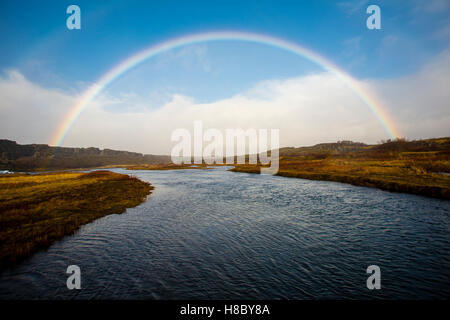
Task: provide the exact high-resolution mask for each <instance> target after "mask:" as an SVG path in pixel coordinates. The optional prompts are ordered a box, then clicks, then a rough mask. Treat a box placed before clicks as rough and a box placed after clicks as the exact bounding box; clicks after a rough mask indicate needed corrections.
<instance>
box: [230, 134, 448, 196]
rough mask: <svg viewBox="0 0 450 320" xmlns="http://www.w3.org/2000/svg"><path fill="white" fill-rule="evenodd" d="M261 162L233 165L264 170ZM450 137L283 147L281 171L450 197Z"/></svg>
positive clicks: (238, 169)
mask: <svg viewBox="0 0 450 320" xmlns="http://www.w3.org/2000/svg"><path fill="white" fill-rule="evenodd" d="M260 167H261V166H260V165H249V164H245V165H237V166H236V167H235V168H234V169H231V171H235V172H248V173H259V172H260ZM449 172H450V138H441V139H428V140H418V141H406V140H403V139H398V140H395V141H390V140H389V141H384V142H383V143H380V144H378V145H365V144H362V143H353V142H349V141H343V142H338V143H329V144H320V145H316V146H312V147H303V148H282V149H280V168H279V171H278V175H280V176H285V177H296V178H304V179H311V180H327V181H337V182H344V183H350V184H353V185H358V186H368V187H375V188H380V189H383V190H387V191H393V192H405V193H412V194H418V195H423V196H429V197H435V198H441V199H447V200H450V175H449V174H448V173H449Z"/></svg>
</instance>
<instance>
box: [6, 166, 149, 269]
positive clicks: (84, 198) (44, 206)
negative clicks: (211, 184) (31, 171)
mask: <svg viewBox="0 0 450 320" xmlns="http://www.w3.org/2000/svg"><path fill="white" fill-rule="evenodd" d="M152 189H153V187H152V186H151V185H150V184H149V183H147V182H143V181H141V180H139V179H137V178H135V177H130V176H128V175H123V174H118V173H113V172H109V171H95V172H91V173H69V172H67V173H48V174H38V175H25V174H20V175H3V176H0V270H1V269H3V268H4V267H5V266H8V265H12V264H14V263H16V262H18V261H20V260H21V259H23V258H25V257H27V256H29V255H31V254H32V253H33V252H35V251H37V250H39V249H42V248H46V247H48V246H49V245H50V244H51V243H53V242H54V241H55V240H58V239H61V238H62V237H63V236H65V235H70V234H73V233H74V232H75V231H76V230H77V229H78V228H79V226H81V225H83V224H86V223H89V222H91V221H93V220H95V219H97V218H100V217H103V216H105V215H108V214H113V213H122V212H124V211H125V209H126V208H130V207H134V206H137V205H138V204H140V203H141V202H142V201H144V200H145V198H146V197H147V195H148V194H150V192H151V190H152Z"/></svg>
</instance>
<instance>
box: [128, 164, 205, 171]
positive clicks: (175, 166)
mask: <svg viewBox="0 0 450 320" xmlns="http://www.w3.org/2000/svg"><path fill="white" fill-rule="evenodd" d="M125 168H126V169H127V170H180V169H208V167H207V165H206V164H204V163H203V164H174V163H169V164H149V165H129V166H125Z"/></svg>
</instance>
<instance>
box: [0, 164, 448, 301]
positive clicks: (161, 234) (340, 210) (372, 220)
mask: <svg viewBox="0 0 450 320" xmlns="http://www.w3.org/2000/svg"><path fill="white" fill-rule="evenodd" d="M114 171H117V172H126V173H132V174H134V175H136V176H138V177H139V178H141V179H143V180H146V181H150V182H151V183H152V184H153V185H154V186H155V187H156V189H155V190H154V192H153V194H152V195H151V196H150V197H149V198H148V200H147V201H146V202H145V203H143V204H141V205H140V206H138V207H136V208H132V209H128V210H127V212H126V213H124V214H120V215H110V216H107V217H104V218H101V219H99V220H97V221H95V222H93V223H90V224H88V225H85V226H83V227H82V228H81V229H80V230H79V232H77V233H76V234H75V235H73V236H69V237H66V238H64V239H63V240H61V241H58V242H56V243H55V244H54V245H52V246H51V247H50V248H49V249H48V250H47V251H42V252H39V253H37V254H35V255H34V256H33V257H31V258H30V259H28V260H26V261H24V262H23V263H22V264H20V265H19V266H18V267H16V268H14V269H9V270H6V271H4V272H3V273H2V274H1V275H0V298H1V299H12V298H19V299H23V298H26V299H48V298H51V299H73V298H77V299H80V298H81V299H90V298H95V299H108V298H114V299H140V298H152V299H232V298H233V299H279V298H282V299H284V298H287V299H313V298H318V299H342V298H346V299H355V298H364V299H367V298H369V299H371V298H389V299H397V298H400V299H417V298H440V299H448V298H449V297H450V255H449V247H450V236H449V235H450V233H449V231H450V230H449V226H450V202H448V201H443V200H437V199H430V198H425V197H419V196H414V195H407V194H398V193H389V192H384V191H380V190H376V189H370V188H364V187H355V186H351V185H346V184H340V183H333V182H322V181H309V180H303V179H292V178H284V177H274V176H265V175H264V176H262V175H254V174H253V175H252V174H245V173H232V172H227V171H225V169H224V168H218V169H214V170H175V171H131V172H130V171H125V170H122V169H117V170H114ZM73 264H75V265H78V266H79V267H80V268H81V286H82V289H81V290H68V289H67V287H66V280H67V277H68V275H67V274H66V269H67V267H68V266H69V265H73ZM372 264H375V265H378V266H379V267H380V268H381V290H373V291H371V290H368V289H367V287H366V279H367V277H368V275H367V274H366V268H367V267H368V266H369V265H372Z"/></svg>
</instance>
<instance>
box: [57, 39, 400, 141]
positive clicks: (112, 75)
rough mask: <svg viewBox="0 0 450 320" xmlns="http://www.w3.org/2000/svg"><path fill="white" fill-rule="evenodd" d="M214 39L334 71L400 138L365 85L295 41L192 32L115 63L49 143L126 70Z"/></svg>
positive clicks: (390, 133)
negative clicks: (269, 49) (279, 52)
mask: <svg viewBox="0 0 450 320" xmlns="http://www.w3.org/2000/svg"><path fill="white" fill-rule="evenodd" d="M218 40H239V41H247V42H254V43H260V44H266V45H270V46H274V47H277V48H280V49H283V50H286V51H289V52H292V53H294V54H297V55H299V56H302V57H305V58H307V59H309V60H310V61H312V62H315V63H316V64H318V65H319V66H321V67H322V68H324V69H325V70H327V71H330V72H332V73H334V74H336V75H337V76H338V77H339V78H341V79H342V80H343V81H344V82H345V83H346V84H347V85H348V86H349V87H350V88H351V89H352V90H353V91H354V92H355V93H356V94H357V95H358V96H359V97H360V98H361V100H362V101H363V102H364V103H365V104H366V105H367V106H368V107H369V108H370V109H371V111H372V112H373V114H374V115H375V116H376V118H377V119H378V120H379V122H380V123H381V125H382V126H383V127H384V129H385V131H386V133H387V134H388V136H389V137H390V138H396V137H401V135H400V133H399V131H398V130H397V129H396V127H395V125H394V122H393V121H392V120H391V118H390V116H389V115H388V113H387V111H386V110H385V109H384V108H383V106H382V104H381V103H379V102H377V100H376V99H375V98H374V96H373V94H371V93H370V92H369V91H368V89H367V88H364V87H363V86H362V85H361V84H360V83H359V82H358V81H357V80H355V79H353V78H352V77H351V76H350V75H349V74H347V73H346V72H345V71H343V70H341V69H340V68H338V67H337V66H335V65H334V64H333V63H332V62H330V61H329V60H327V59H325V58H323V57H322V56H320V55H319V54H317V53H315V52H313V51H311V50H309V49H307V48H305V47H302V46H300V45H298V44H295V43H292V42H289V41H286V40H282V39H279V38H275V37H272V36H267V35H261V34H256V33H249V32H236V31H217V32H206V33H198V34H192V35H187V36H182V37H178V38H175V39H171V40H168V41H164V42H161V43H159V44H156V45H153V46H150V47H149V48H147V49H144V50H142V51H140V52H138V53H136V54H134V55H132V56H130V57H128V58H127V59H125V60H124V61H122V62H121V63H119V64H118V65H116V66H115V67H114V68H112V69H111V70H109V71H108V72H107V73H105V74H104V75H103V76H102V77H101V78H100V79H99V80H98V81H97V82H96V83H94V84H93V85H91V86H90V87H89V88H88V89H87V90H86V91H85V92H84V93H83V94H82V95H81V96H80V98H79V99H78V100H77V102H76V104H75V105H74V106H73V107H72V108H71V109H70V111H69V112H68V113H67V115H66V116H65V118H64V121H63V122H62V123H61V124H60V126H59V127H58V128H57V130H56V132H55V134H54V135H53V136H52V139H51V143H50V144H51V145H54V146H60V145H61V144H62V142H63V141H64V138H65V137H66V135H67V133H68V132H69V131H70V128H71V127H72V125H73V124H74V123H75V121H76V120H77V119H78V117H79V116H80V114H81V113H82V112H83V110H84V109H85V108H86V107H87V105H88V104H89V102H91V101H92V100H93V99H94V98H95V97H96V96H98V94H99V93H100V92H101V91H102V90H104V89H105V88H106V87H107V86H108V85H109V84H110V83H111V82H113V81H114V80H115V79H117V78H118V77H120V76H121V75H122V74H124V73H125V72H127V71H128V70H130V69H132V68H134V67H136V66H137V65H139V64H140V63H142V62H143V61H145V60H147V59H149V58H151V57H153V56H155V55H157V54H159V53H161V52H164V51H168V50H171V49H174V48H177V47H181V46H185V45H189V44H195V43H200V42H206V41H218Z"/></svg>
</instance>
